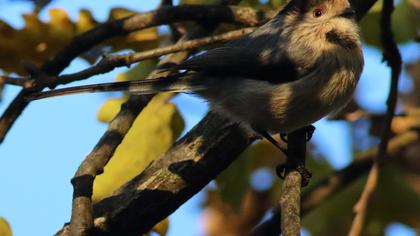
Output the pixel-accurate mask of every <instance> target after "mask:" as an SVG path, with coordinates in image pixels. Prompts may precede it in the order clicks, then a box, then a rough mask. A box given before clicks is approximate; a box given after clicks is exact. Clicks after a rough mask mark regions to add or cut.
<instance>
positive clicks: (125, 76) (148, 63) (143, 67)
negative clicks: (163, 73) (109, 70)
mask: <svg viewBox="0 0 420 236" xmlns="http://www.w3.org/2000/svg"><path fill="white" fill-rule="evenodd" d="M156 63H157V60H156V59H150V60H145V61H142V62H140V63H139V64H138V65H136V66H135V67H133V69H131V70H129V71H127V72H124V73H121V74H119V75H117V78H116V79H115V81H117V82H121V81H130V80H141V79H145V78H146V76H147V75H148V74H149V73H150V72H152V71H153V70H154V69H155V67H156Z"/></svg>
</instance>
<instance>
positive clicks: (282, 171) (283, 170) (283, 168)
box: [276, 162, 312, 187]
mask: <svg viewBox="0 0 420 236" xmlns="http://www.w3.org/2000/svg"><path fill="white" fill-rule="evenodd" d="M292 169H294V170H296V171H297V172H299V174H300V176H301V177H302V182H301V184H302V187H305V186H307V185H308V184H309V180H310V179H311V177H312V173H311V172H310V171H309V170H308V169H306V167H305V166H303V165H298V166H295V167H294V166H293V165H292V164H290V163H287V162H286V163H284V164H281V165H279V166H277V168H276V173H277V176H278V177H279V178H280V179H284V178H285V177H286V174H287V171H289V170H292Z"/></svg>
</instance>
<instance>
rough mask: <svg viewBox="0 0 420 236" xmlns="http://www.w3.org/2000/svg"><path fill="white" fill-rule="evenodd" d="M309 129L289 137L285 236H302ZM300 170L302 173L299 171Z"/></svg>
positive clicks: (283, 219)
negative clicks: (302, 211) (301, 218)
mask: <svg viewBox="0 0 420 236" xmlns="http://www.w3.org/2000/svg"><path fill="white" fill-rule="evenodd" d="M307 132H308V129H307V128H303V129H299V130H296V131H294V132H292V133H290V134H288V135H287V140H288V142H287V144H288V145H287V163H286V166H285V167H286V170H285V172H286V174H285V177H284V181H283V187H282V194H281V198H280V208H281V218H280V219H281V224H280V225H281V233H282V235H284V236H297V235H300V227H301V226H300V225H301V220H300V217H301V213H300V205H301V202H300V194H301V187H302V186H306V184H307V181H308V179H305V178H307V177H308V176H302V171H303V169H304V168H305V159H306V142H307ZM299 170H300V171H299Z"/></svg>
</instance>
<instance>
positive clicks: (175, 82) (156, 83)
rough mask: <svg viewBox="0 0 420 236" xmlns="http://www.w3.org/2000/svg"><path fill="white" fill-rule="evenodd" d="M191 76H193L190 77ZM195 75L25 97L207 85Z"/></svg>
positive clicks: (189, 88)
mask: <svg viewBox="0 0 420 236" xmlns="http://www.w3.org/2000/svg"><path fill="white" fill-rule="evenodd" d="M191 77H193V78H191ZM194 77H195V76H182V78H180V77H179V76H172V77H164V78H157V79H149V80H137V81H126V82H113V83H103V84H92V85H83V86H76V87H69V88H63V89H55V90H50V91H46V92H38V93H33V94H30V95H28V96H27V97H26V99H27V100H28V101H33V100H38V99H43V98H49V97H56V96H63V95H69V94H76V93H94V92H112V91H127V92H130V93H133V94H137V95H142V94H153V93H158V92H185V91H191V92H193V91H198V90H203V89H205V88H206V87H207V86H206V85H205V83H203V81H200V79H199V78H194Z"/></svg>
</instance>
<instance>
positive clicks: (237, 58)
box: [179, 46, 296, 83]
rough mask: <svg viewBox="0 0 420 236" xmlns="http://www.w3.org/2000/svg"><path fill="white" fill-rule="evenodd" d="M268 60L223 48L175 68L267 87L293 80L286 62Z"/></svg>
mask: <svg viewBox="0 0 420 236" xmlns="http://www.w3.org/2000/svg"><path fill="white" fill-rule="evenodd" d="M269 56H270V55H262V53H261V52H259V51H257V50H255V49H254V50H252V49H250V48H247V47H243V46H225V47H220V48H215V49H211V50H209V51H207V52H205V53H203V54H201V55H198V56H195V57H193V58H191V59H189V60H187V61H185V62H184V63H182V64H181V65H180V66H179V68H180V69H185V70H189V71H198V72H204V73H208V74H212V75H216V76H220V77H226V76H229V77H245V78H250V79H256V80H266V81H269V82H271V83H284V82H288V81H293V80H295V79H296V71H295V68H294V67H293V64H292V63H290V62H289V61H288V60H287V59H284V60H270V59H269V58H268V57H269Z"/></svg>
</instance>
